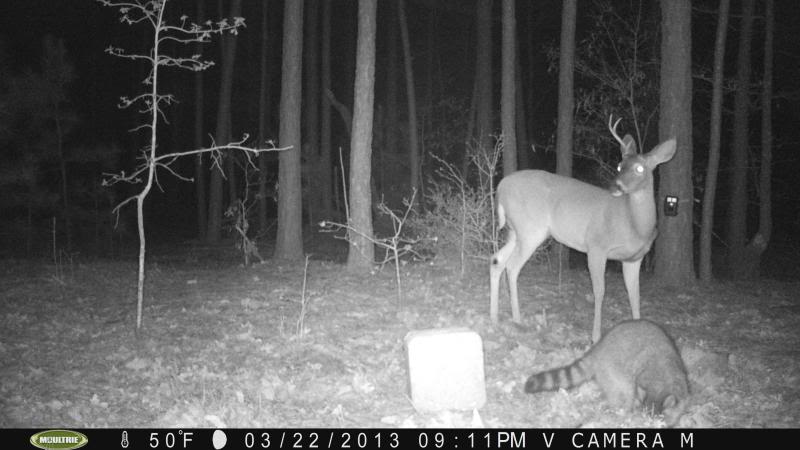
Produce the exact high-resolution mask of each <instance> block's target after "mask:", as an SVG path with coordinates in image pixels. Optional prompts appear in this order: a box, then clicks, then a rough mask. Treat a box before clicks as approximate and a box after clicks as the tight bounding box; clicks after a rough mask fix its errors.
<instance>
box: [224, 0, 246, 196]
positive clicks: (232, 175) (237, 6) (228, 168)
mask: <svg viewBox="0 0 800 450" xmlns="http://www.w3.org/2000/svg"><path fill="white" fill-rule="evenodd" d="M241 15H242V1H241V0H233V3H231V12H230V17H240V16H241ZM236 42H237V39H236V35H235V34H231V33H225V34H223V35H222V45H223V47H224V48H225V49H224V50H223V54H224V55H225V58H228V59H230V62H226V61H223V66H224V67H225V68H227V70H230V71H231V74H230V79H231V82H230V83H231V84H230V94H229V97H230V100H229V106H228V113H227V115H226V116H225V121H227V122H228V123H227V125H226V128H227V130H228V136H227V138H226V140H225V142H226V143H227V142H228V141H230V140H231V137H232V136H233V119H232V111H231V110H230V104H231V103H232V101H233V100H232V99H233V71H234V68H235V67H236ZM238 157H239V155H238V153H236V152H227V153H226V154H225V155H224V156H223V159H224V161H225V174H226V175H227V177H228V204H229V205H232V204H234V202H236V200H238V199H239V197H240V195H241V192H240V186H239V167H238V165H237V164H236V160H237V158H238ZM244 184H245V188H246V185H247V180H244ZM223 209H224V205H223Z"/></svg>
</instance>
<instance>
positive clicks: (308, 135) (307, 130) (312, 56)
mask: <svg viewBox="0 0 800 450" xmlns="http://www.w3.org/2000/svg"><path fill="white" fill-rule="evenodd" d="M305 2H306V24H305V26H304V28H305V32H306V36H305V38H304V39H303V44H304V45H305V52H304V55H303V56H304V58H305V61H304V62H303V67H304V72H305V90H304V91H303V94H304V95H305V102H304V105H303V113H302V116H303V125H304V133H303V153H304V154H305V155H306V168H307V169H306V170H307V173H306V174H304V175H305V176H306V177H307V178H306V179H307V180H312V181H311V182H308V181H307V182H306V191H305V192H306V198H305V201H306V204H307V211H308V221H309V223H314V213H315V211H318V210H319V209H320V203H321V201H320V197H321V195H322V192H321V187H322V186H321V185H320V183H318V182H317V180H319V177H318V175H317V174H318V173H320V172H321V171H322V167H321V161H320V158H319V101H320V98H319V84H320V83H319V82H320V80H319V0H305Z"/></svg>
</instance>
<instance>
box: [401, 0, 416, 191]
mask: <svg viewBox="0 0 800 450" xmlns="http://www.w3.org/2000/svg"><path fill="white" fill-rule="evenodd" d="M397 10H398V18H399V20H400V35H401V39H402V40H403V61H404V66H405V73H406V97H407V100H408V163H409V166H410V181H409V188H410V189H411V190H415V189H417V190H418V189H419V187H420V175H419V170H420V164H419V133H418V131H417V98H416V97H417V96H416V92H415V88H414V69H413V67H412V60H411V44H410V42H409V37H408V25H407V24H406V13H405V6H404V0H397Z"/></svg>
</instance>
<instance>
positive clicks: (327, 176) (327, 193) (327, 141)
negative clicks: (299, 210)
mask: <svg viewBox="0 0 800 450" xmlns="http://www.w3.org/2000/svg"><path fill="white" fill-rule="evenodd" d="M332 1H333V0H322V92H328V91H330V89H331V42H330V41H331V2H332ZM320 121H321V125H320V135H321V137H320V155H319V165H320V170H321V172H320V174H319V175H320V178H319V181H320V185H321V186H322V211H323V213H324V215H325V218H327V219H331V218H333V217H332V216H333V212H334V211H333V197H334V196H333V193H334V192H335V191H333V189H334V188H333V184H332V179H331V172H332V170H333V164H332V157H331V156H332V154H333V151H332V146H331V101H330V99H329V98H328V96H327V95H322V111H321V117H320Z"/></svg>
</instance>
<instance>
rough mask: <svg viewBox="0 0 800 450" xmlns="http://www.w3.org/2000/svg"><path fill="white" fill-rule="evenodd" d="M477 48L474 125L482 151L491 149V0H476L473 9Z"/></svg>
mask: <svg viewBox="0 0 800 450" xmlns="http://www.w3.org/2000/svg"><path fill="white" fill-rule="evenodd" d="M475 20H476V28H477V43H476V46H477V50H476V55H475V76H476V78H477V83H478V102H477V105H476V127H477V133H478V142H479V143H480V147H481V150H482V151H491V145H492V144H491V134H492V132H493V131H494V130H493V126H492V97H493V95H492V0H478V5H477V8H476V11H475Z"/></svg>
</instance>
